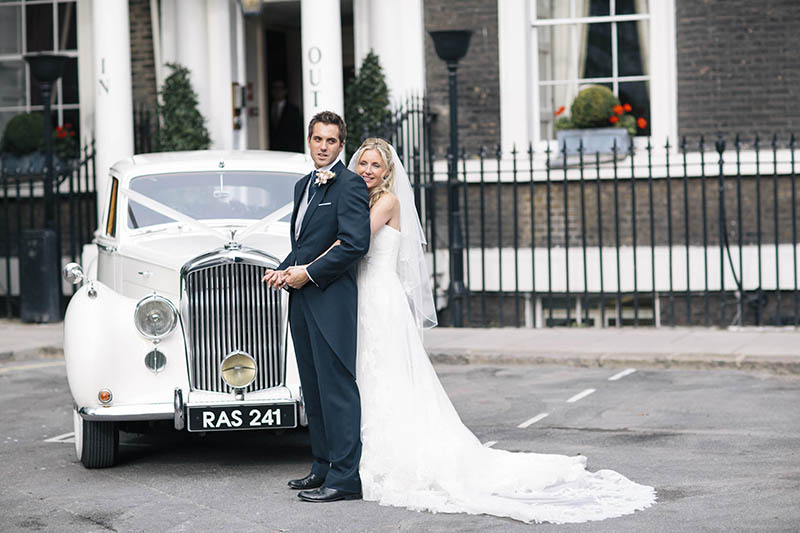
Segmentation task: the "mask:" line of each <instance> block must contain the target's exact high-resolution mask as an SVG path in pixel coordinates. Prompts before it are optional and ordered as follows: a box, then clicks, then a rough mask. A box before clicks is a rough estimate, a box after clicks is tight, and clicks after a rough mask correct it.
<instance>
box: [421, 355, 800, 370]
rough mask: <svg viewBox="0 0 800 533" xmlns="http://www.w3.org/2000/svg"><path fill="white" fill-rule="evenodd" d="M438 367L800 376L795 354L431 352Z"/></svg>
mask: <svg viewBox="0 0 800 533" xmlns="http://www.w3.org/2000/svg"><path fill="white" fill-rule="evenodd" d="M428 356H429V357H430V359H431V361H432V362H433V363H435V364H451V365H469V364H484V365H485V364H507V365H562V366H573V367H585V368H621V367H632V366H633V367H639V368H675V369H691V370H744V371H755V372H767V373H770V374H775V375H800V358H798V357H797V356H795V355H786V356H781V355H770V356H766V355H738V356H736V357H733V356H729V357H726V356H721V355H719V354H704V353H696V354H691V353H655V354H647V355H640V354H618V353H595V354H586V353H575V352H531V353H516V354H510V353H504V352H498V351H490V350H480V351H466V352H465V351H459V350H441V349H439V350H431V351H430V352H429V353H428Z"/></svg>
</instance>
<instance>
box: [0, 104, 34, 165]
mask: <svg viewBox="0 0 800 533" xmlns="http://www.w3.org/2000/svg"><path fill="white" fill-rule="evenodd" d="M43 146H44V121H43V120H42V114H41V113H22V114H20V115H17V116H15V117H14V118H12V119H11V120H9V121H8V124H6V129H5V130H4V131H3V139H2V141H0V151H2V152H6V153H10V154H14V155H25V154H29V153H31V152H36V151H40V150H42V147H43Z"/></svg>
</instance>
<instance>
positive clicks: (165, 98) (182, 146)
mask: <svg viewBox="0 0 800 533" xmlns="http://www.w3.org/2000/svg"><path fill="white" fill-rule="evenodd" d="M167 67H169V68H170V69H171V70H172V73H171V74H170V75H169V76H167V78H166V79H165V80H164V85H163V86H162V89H161V91H160V94H161V100H162V102H163V103H161V104H159V106H158V114H159V116H160V117H161V128H160V129H159V130H158V150H159V151H161V152H174V151H178V150H206V149H208V147H209V146H210V145H211V138H210V137H209V135H208V129H206V125H205V119H204V118H203V115H202V114H201V113H200V111H199V110H198V109H197V93H195V92H194V89H193V88H192V82H191V74H190V72H189V69H188V68H186V67H184V66H183V65H180V64H177V63H167Z"/></svg>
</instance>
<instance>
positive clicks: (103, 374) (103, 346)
mask: <svg viewBox="0 0 800 533" xmlns="http://www.w3.org/2000/svg"><path fill="white" fill-rule="evenodd" d="M162 296H164V297H167V298H168V299H170V301H172V302H173V304H174V303H175V302H174V298H170V297H169V296H168V295H162ZM137 303H138V300H137V299H134V298H128V297H125V296H123V295H121V294H119V293H117V292H116V291H114V290H113V289H111V288H110V287H108V286H107V285H105V284H103V283H101V282H99V281H93V282H91V283H88V284H85V285H84V286H83V287H81V288H80V289H79V290H78V291H77V292H76V293H75V295H74V296H73V297H72V299H71V301H70V304H69V306H68V307H67V312H66V315H65V317H64V358H65V361H66V370H67V380H68V382H69V388H70V391H71V393H72V397H73V399H74V401H75V404H76V405H77V406H78V407H79V408H82V407H100V406H102V405H103V404H101V403H100V401H99V399H98V393H99V392H100V390H102V389H108V390H110V391H111V393H112V400H111V402H110V403H109V404H107V405H113V406H119V405H140V404H150V403H171V402H172V401H173V397H174V391H175V388H176V387H180V388H181V389H183V390H184V393H186V392H187V391H188V390H189V380H188V370H187V366H186V349H185V345H184V339H183V329H182V327H181V324H180V320H179V323H178V325H177V327H176V328H175V330H174V331H173V332H172V333H170V334H169V335H167V336H166V337H165V338H164V339H162V340H161V341H160V342H158V343H157V344H154V343H153V341H151V340H148V339H146V338H145V337H144V336H143V335H141V334H140V333H139V331H138V330H137V329H136V326H135V325H134V320H133V316H134V312H135V309H136V304H137ZM155 348H157V349H158V350H159V351H160V352H162V353H163V354H164V355H165V356H166V365H165V366H164V368H163V369H162V370H161V371H160V372H157V373H156V372H154V371H152V370H150V369H149V368H148V367H147V366H145V357H146V356H147V354H148V353H149V352H151V351H152V350H153V349H155Z"/></svg>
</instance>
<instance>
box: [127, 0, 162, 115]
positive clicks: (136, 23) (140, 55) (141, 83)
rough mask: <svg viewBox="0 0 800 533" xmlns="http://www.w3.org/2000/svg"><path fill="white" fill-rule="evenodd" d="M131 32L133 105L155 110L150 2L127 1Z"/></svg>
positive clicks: (146, 0) (144, 0) (141, 0)
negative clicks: (142, 105) (143, 105)
mask: <svg viewBox="0 0 800 533" xmlns="http://www.w3.org/2000/svg"><path fill="white" fill-rule="evenodd" d="M128 15H129V17H130V30H131V78H132V80H133V102H134V105H139V104H145V105H146V106H147V107H149V108H150V109H151V110H153V111H155V108H156V73H155V63H154V60H153V30H152V26H151V24H150V1H149V0H128Z"/></svg>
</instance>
